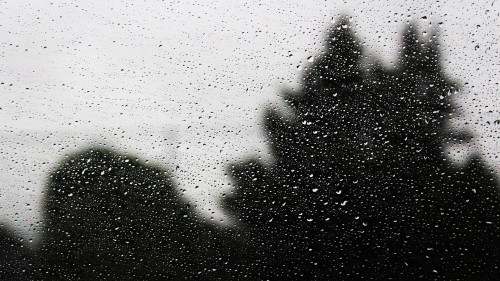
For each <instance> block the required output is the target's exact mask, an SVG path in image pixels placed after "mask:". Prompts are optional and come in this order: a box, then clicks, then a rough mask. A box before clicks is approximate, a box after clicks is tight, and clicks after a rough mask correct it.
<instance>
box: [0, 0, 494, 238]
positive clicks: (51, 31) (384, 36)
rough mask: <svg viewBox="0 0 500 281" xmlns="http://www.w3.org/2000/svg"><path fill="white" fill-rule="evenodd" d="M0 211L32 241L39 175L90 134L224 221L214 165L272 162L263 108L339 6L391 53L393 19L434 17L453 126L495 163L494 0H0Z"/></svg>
mask: <svg viewBox="0 0 500 281" xmlns="http://www.w3.org/2000/svg"><path fill="white" fill-rule="evenodd" d="M0 8H1V9H0V83H1V84H0V121H1V127H0V179H1V181H0V218H1V221H2V222H3V223H4V224H6V225H8V226H10V227H13V228H14V229H15V230H17V231H18V232H19V233H20V234H21V235H22V236H24V237H26V238H29V239H33V238H35V239H36V234H35V233H36V229H37V226H38V225H39V224H40V221H41V219H42V215H41V204H42V202H41V200H42V198H43V190H44V186H45V185H46V183H47V181H48V178H47V177H48V174H49V172H51V171H53V170H54V169H55V168H56V167H57V164H58V163H59V162H60V161H63V160H64V159H65V157H66V156H67V155H68V154H71V153H74V152H75V151H78V150H80V149H83V148H86V147H89V146H95V145H104V146H107V147H108V148H110V149H114V150H117V151H119V152H123V153H131V154H133V155H134V156H135V155H137V156H140V157H141V159H142V160H145V161H147V162H149V163H152V164H156V165H159V166H161V167H163V168H164V169H166V170H168V171H170V172H171V173H172V174H173V176H174V180H175V182H176V184H177V188H178V189H179V190H180V191H182V192H183V194H184V196H185V197H186V198H187V199H189V200H191V202H193V205H194V206H195V207H196V209H197V210H198V212H199V214H200V215H201V216H203V217H206V218H207V219H212V220H214V221H217V222H220V223H222V224H228V222H229V221H230V218H229V217H227V215H226V214H224V213H223V212H222V211H220V208H219V207H218V203H219V200H220V199H221V194H223V193H225V192H228V191H229V190H231V181H230V179H229V178H228V177H227V176H226V175H225V171H226V169H227V165H228V163H230V162H235V161H238V160H239V159H243V158H245V157H261V158H262V159H264V160H265V161H267V160H269V159H270V156H269V154H268V153H269V151H268V148H267V145H266V143H265V138H264V137H263V134H262V129H261V125H262V120H261V119H262V118H261V117H262V113H263V109H264V108H265V106H266V105H278V106H279V103H280V98H279V95H280V93H281V92H282V90H283V89H284V88H290V89H293V88H295V87H297V86H298V85H299V79H300V78H301V77H302V74H303V70H304V68H306V67H308V66H309V65H310V64H311V63H313V62H314V59H315V57H316V56H318V55H319V54H321V51H322V47H323V46H322V44H323V41H324V38H325V36H326V34H325V31H326V29H327V28H328V27H329V26H331V25H332V23H333V22H334V21H335V19H337V18H338V16H339V15H342V14H348V15H350V16H351V21H352V25H353V27H354V30H355V31H356V32H357V36H358V37H359V38H361V39H362V41H363V46H364V48H365V51H366V52H368V54H369V55H370V56H371V55H373V56H376V57H378V58H382V59H383V63H384V64H385V66H386V67H388V68H390V67H392V66H393V65H394V63H395V60H396V58H397V56H398V52H399V50H400V49H399V46H400V45H401V32H402V28H403V27H404V26H405V24H407V23H408V22H415V23H417V24H418V25H419V27H421V29H422V30H421V32H422V34H421V35H422V36H423V37H425V36H426V35H427V34H426V32H425V30H427V29H430V28H438V30H439V39H440V42H441V50H442V56H443V66H444V70H445V73H446V75H448V76H449V77H451V78H452V79H454V80H455V81H458V83H459V85H460V86H461V90H460V93H459V94H458V95H457V96H456V99H455V102H456V105H457V108H458V111H457V112H456V113H455V116H454V119H453V120H452V125H453V126H455V127H456V128H458V129H461V130H466V131H470V132H471V133H472V134H473V136H474V138H473V140H472V141H471V142H469V143H468V144H459V145H458V144H457V145H455V146H450V147H449V148H448V150H449V152H450V154H449V157H450V158H452V159H454V161H456V162H455V163H457V164H458V165H460V163H461V161H462V160H463V159H466V158H467V156H468V155H470V154H471V153H473V152H479V153H481V154H482V155H483V156H485V157H484V159H486V160H487V161H488V165H489V166H490V167H491V168H492V169H493V170H494V171H495V173H496V175H497V176H498V173H499V171H500V160H499V158H498V151H500V142H499V141H498V138H499V129H500V124H499V123H498V122H497V123H495V121H496V120H499V119H500V101H499V99H500V98H499V95H498V83H499V73H500V65H499V63H498V61H499V53H500V52H499V46H498V43H497V41H498V38H499V36H500V30H499V28H498V26H499V22H498V19H499V13H500V3H499V2H498V1H483V2H480V3H477V2H476V1H463V0H461V1H458V0H453V1H442V2H438V1H430V0H429V1H412V2H406V3H405V2H402V1H396V0H393V1H369V2H367V1H349V3H344V2H343V1H286V2H285V1H139V2H137V1H129V2H124V1H43V2H35V1H18V0H16V1H10V0H7V1H2V2H1V3H0Z"/></svg>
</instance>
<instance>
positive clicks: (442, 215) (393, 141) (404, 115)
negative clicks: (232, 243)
mask: <svg viewBox="0 0 500 281" xmlns="http://www.w3.org/2000/svg"><path fill="white" fill-rule="evenodd" d="M431 38H433V40H432V41H430V42H425V41H424V40H423V39H422V38H419V36H418V35H417V31H416V29H415V28H414V27H413V26H411V25H410V26H409V27H408V28H407V29H406V30H405V32H404V35H403V44H402V51H401V52H400V58H399V64H398V68H396V69H394V70H389V69H385V68H383V67H380V66H379V64H378V63H376V62H375V63H373V62H372V63H371V64H366V65H369V66H370V67H368V68H369V70H364V67H362V66H363V65H364V64H363V63H364V62H362V58H363V50H362V48H361V44H360V42H359V40H358V39H357V38H356V37H355V36H354V34H353V31H352V27H351V26H350V24H349V22H348V21H347V20H345V18H343V19H342V20H341V22H340V23H339V24H338V25H336V26H333V27H332V28H331V30H330V33H329V35H328V37H327V40H326V46H325V51H324V53H322V55H321V56H320V58H319V59H318V60H316V62H315V63H314V64H313V65H312V66H311V67H309V69H308V70H306V72H305V74H304V78H303V80H302V86H301V89H300V90H299V91H298V92H287V93H284V95H283V96H284V101H285V102H286V105H287V107H288V108H289V109H290V110H291V111H292V112H293V116H292V117H285V115H283V114H280V113H279V111H278V110H274V109H270V110H268V111H267V112H266V115H265V119H264V120H265V124H264V130H265V132H266V133H267V137H268V143H269V145H270V147H271V151H272V154H273V156H274V159H275V162H274V164H273V165H270V166H269V165H265V164H264V163H261V162H260V161H257V160H248V161H247V162H244V163H238V164H235V165H232V166H231V167H230V173H231V175H232V177H233V179H234V181H235V183H236V190H235V192H234V194H233V195H231V196H228V197H227V198H226V200H225V206H226V209H227V210H228V211H229V212H232V213H234V214H236V216H237V218H238V219H239V220H240V221H241V222H242V225H243V227H244V228H245V229H246V230H247V231H248V232H249V233H251V234H250V238H249V239H248V240H247V245H248V246H247V247H248V249H252V250H250V251H249V252H250V253H252V254H249V255H248V256H247V262H248V268H249V271H250V273H249V274H251V275H253V276H254V277H255V278H257V279H270V280H293V279H295V280H333V279H338V280H359V279H378V280H387V279H396V280H401V279H419V278H423V279H443V278H444V279H457V280H458V279H463V280H490V279H494V278H495V276H496V273H498V271H499V270H498V267H499V266H500V264H499V262H500V253H499V250H500V244H499V243H500V239H499V238H500V231H499V223H500V221H499V215H500V205H499V203H500V202H499V200H498V192H497V188H498V184H497V182H496V181H495V178H494V177H493V175H492V174H491V172H489V171H488V170H487V167H486V166H485V165H484V163H482V162H481V160H480V158H479V157H473V158H472V159H470V160H469V162H468V164H467V166H466V167H465V168H463V169H459V168H455V167H453V166H452V165H450V163H449V161H447V160H445V157H444V153H443V146H444V145H445V142H446V140H448V139H449V138H450V136H451V135H452V132H451V131H450V130H449V129H448V128H447V120H448V118H449V114H450V113H451V112H452V111H453V110H454V109H453V107H452V105H451V103H450V99H451V95H450V94H451V93H453V92H454V91H456V89H457V86H456V85H455V84H454V83H453V82H452V81H450V80H449V79H448V78H447V77H445V75H444V74H443V72H442V69H441V66H440V60H439V49H438V44H437V43H436V40H435V38H434V37H431ZM365 69H366V68H365Z"/></svg>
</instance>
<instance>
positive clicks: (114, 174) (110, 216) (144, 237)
mask: <svg viewBox="0 0 500 281" xmlns="http://www.w3.org/2000/svg"><path fill="white" fill-rule="evenodd" d="M45 208H46V213H45V224H46V227H45V231H44V239H43V240H44V243H43V245H44V246H43V249H42V252H41V254H40V256H41V257H42V258H43V264H44V266H45V267H44V268H42V269H41V270H40V274H41V278H42V279H53V280H102V279H104V280H183V279H200V280H203V279H214V278H215V277H214V275H217V276H220V277H222V278H225V276H226V275H227V278H225V279H228V278H229V276H230V275H231V274H232V273H231V272H229V271H221V270H219V271H216V270H214V269H221V268H222V267H223V265H224V264H225V263H229V261H234V260H236V259H237V257H236V256H234V255H232V252H233V249H236V250H237V248H238V247H236V246H234V245H232V244H231V243H232V242H230V241H229V240H231V239H229V240H228V241H226V240H225V239H228V238H227V237H229V236H227V237H224V236H223V234H222V232H221V231H220V230H218V229H217V228H216V227H215V226H214V225H211V224H209V223H206V222H204V221H201V220H199V219H197V218H196V216H195V214H194V213H193V211H192V210H191V207H190V205H189V204H188V203H187V202H186V201H185V200H184V199H182V198H181V197H179V196H178V194H177V192H176V190H175V188H174V182H173V181H172V180H171V176H170V175H169V173H167V172H165V171H163V170H162V169H160V168H157V167H154V166H151V165H146V164H144V163H142V162H140V161H138V160H137V159H134V158H133V157H129V156H124V155H120V154H117V153H115V152H112V151H110V150H107V149H103V148H91V149H88V150H83V151H81V152H79V153H77V154H74V155H72V156H70V157H69V158H67V159H65V161H64V162H63V163H61V165H60V166H59V168H58V169H57V170H56V171H55V172H54V173H53V174H52V175H51V177H50V182H49V184H48V189H47V194H46V203H45ZM233 240H234V239H233ZM230 245H231V246H230Z"/></svg>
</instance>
